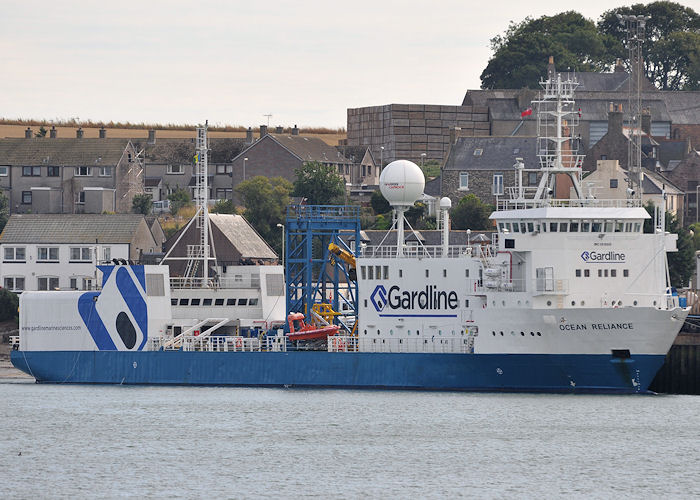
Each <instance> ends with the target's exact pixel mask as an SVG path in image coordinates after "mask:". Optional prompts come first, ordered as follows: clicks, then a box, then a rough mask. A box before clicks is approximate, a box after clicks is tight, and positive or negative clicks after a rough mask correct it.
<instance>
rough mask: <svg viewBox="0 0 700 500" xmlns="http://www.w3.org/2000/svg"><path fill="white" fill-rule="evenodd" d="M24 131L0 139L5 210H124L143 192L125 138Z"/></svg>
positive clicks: (138, 163) (139, 169)
mask: <svg viewBox="0 0 700 500" xmlns="http://www.w3.org/2000/svg"><path fill="white" fill-rule="evenodd" d="M27 135H28V136H30V137H28V138H25V139H0V189H2V191H3V192H4V193H5V195H6V196H7V197H8V199H9V202H10V211H11V213H64V214H76V213H103V212H119V213H125V212H129V211H131V202H132V199H133V197H134V196H135V195H136V194H141V193H143V192H144V187H143V175H142V174H143V162H142V158H141V157H140V156H139V155H138V153H137V149H136V148H135V147H134V144H133V143H132V141H130V140H129V139H108V138H106V137H103V138H97V139H85V138H82V137H76V138H71V139H65V138H56V137H50V138H31V133H29V134H27ZM53 135H55V134H52V136H53ZM79 135H81V134H79ZM101 135H102V136H104V135H105V134H104V133H102V134H101Z"/></svg>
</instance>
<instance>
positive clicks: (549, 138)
mask: <svg viewBox="0 0 700 500" xmlns="http://www.w3.org/2000/svg"><path fill="white" fill-rule="evenodd" d="M540 85H541V86H542V92H541V93H540V96H539V98H538V99H537V100H535V101H533V104H536V105H537V156H538V157H539V160H540V171H541V172H542V179H540V183H539V185H538V187H537V193H536V194H535V199H536V200H542V199H549V198H551V197H552V195H553V194H554V188H555V185H554V182H555V179H556V174H566V175H567V176H569V178H570V179H571V182H572V184H573V188H574V191H575V194H576V197H577V198H578V199H581V198H583V193H582V190H581V166H582V164H583V158H584V155H582V154H578V146H579V144H578V141H576V143H574V130H575V127H576V126H577V125H578V119H579V117H580V112H579V111H578V110H575V109H574V104H575V101H574V91H575V90H576V87H577V86H578V82H577V81H576V80H575V79H574V78H572V77H570V76H567V79H566V80H562V75H561V74H559V73H557V74H556V75H550V77H549V78H548V79H547V81H544V82H540Z"/></svg>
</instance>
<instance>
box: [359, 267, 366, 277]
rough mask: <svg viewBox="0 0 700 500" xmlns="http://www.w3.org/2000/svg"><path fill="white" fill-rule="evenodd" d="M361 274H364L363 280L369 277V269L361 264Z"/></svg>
mask: <svg viewBox="0 0 700 500" xmlns="http://www.w3.org/2000/svg"><path fill="white" fill-rule="evenodd" d="M360 274H361V275H362V279H363V280H365V279H367V270H366V269H365V266H360Z"/></svg>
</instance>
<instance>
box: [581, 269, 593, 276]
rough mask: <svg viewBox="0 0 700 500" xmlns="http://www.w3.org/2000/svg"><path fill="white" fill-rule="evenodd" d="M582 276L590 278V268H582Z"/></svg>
mask: <svg viewBox="0 0 700 500" xmlns="http://www.w3.org/2000/svg"><path fill="white" fill-rule="evenodd" d="M583 277H584V278H590V277H591V270H590V269H584V270H583Z"/></svg>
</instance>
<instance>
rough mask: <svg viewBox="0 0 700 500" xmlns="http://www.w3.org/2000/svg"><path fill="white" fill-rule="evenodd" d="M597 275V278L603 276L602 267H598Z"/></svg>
mask: <svg viewBox="0 0 700 500" xmlns="http://www.w3.org/2000/svg"><path fill="white" fill-rule="evenodd" d="M598 277H599V278H602V277H603V270H602V269H598Z"/></svg>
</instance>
